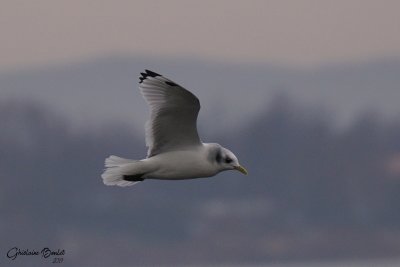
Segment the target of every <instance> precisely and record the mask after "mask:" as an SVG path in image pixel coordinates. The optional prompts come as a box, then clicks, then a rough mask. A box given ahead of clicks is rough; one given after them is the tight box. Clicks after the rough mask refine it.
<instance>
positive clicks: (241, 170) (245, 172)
mask: <svg viewBox="0 0 400 267" xmlns="http://www.w3.org/2000/svg"><path fill="white" fill-rule="evenodd" d="M234 168H235V170H238V171H240V172H241V173H243V174H244V175H247V174H248V172H247V170H246V169H245V168H244V167H242V166H235V167H234Z"/></svg>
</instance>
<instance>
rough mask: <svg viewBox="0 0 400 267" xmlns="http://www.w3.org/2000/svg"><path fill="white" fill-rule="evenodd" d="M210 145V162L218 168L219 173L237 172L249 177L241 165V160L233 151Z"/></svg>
mask: <svg viewBox="0 0 400 267" xmlns="http://www.w3.org/2000/svg"><path fill="white" fill-rule="evenodd" d="M209 145H210V146H211V150H210V160H211V161H212V162H213V163H214V164H215V165H216V166H217V168H218V170H219V171H226V170H237V171H239V172H241V173H243V174H245V175H247V170H246V169H245V168H244V167H243V166H241V165H240V164H239V160H238V159H237V157H236V156H235V154H233V153H232V151H230V150H229V149H227V148H224V147H222V146H221V145H219V144H209Z"/></svg>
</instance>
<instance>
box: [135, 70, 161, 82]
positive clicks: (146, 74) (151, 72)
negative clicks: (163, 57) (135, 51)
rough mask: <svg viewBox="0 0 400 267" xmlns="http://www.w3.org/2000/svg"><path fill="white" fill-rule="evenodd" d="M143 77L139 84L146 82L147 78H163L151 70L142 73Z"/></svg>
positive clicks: (140, 78)
mask: <svg viewBox="0 0 400 267" xmlns="http://www.w3.org/2000/svg"><path fill="white" fill-rule="evenodd" d="M140 74H141V75H142V76H141V77H139V80H140V81H139V83H142V82H143V81H144V80H146V78H147V77H149V76H150V77H157V76H161V75H160V74H158V73H155V72H154V71H151V70H147V69H146V70H145V72H141V73H140Z"/></svg>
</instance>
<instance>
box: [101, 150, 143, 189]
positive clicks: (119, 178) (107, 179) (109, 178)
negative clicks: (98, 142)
mask: <svg viewBox="0 0 400 267" xmlns="http://www.w3.org/2000/svg"><path fill="white" fill-rule="evenodd" d="M135 162H137V161H136V160H132V159H124V158H120V157H117V156H109V157H108V158H106V160H105V164H104V165H105V166H106V168H107V169H106V170H105V171H104V172H103V174H102V175H101V178H103V183H104V184H105V185H117V186H131V185H134V184H137V183H139V182H130V181H126V180H124V179H123V178H124V174H125V173H124V169H126V168H124V167H129V166H128V165H132V163H135Z"/></svg>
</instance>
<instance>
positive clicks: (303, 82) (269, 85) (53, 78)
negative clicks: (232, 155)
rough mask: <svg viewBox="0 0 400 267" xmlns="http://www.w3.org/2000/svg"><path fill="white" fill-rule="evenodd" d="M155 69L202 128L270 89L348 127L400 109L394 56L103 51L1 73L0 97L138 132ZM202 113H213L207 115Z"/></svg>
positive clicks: (228, 123) (256, 105)
mask: <svg viewBox="0 0 400 267" xmlns="http://www.w3.org/2000/svg"><path fill="white" fill-rule="evenodd" d="M145 68H148V69H152V70H154V71H156V72H159V73H161V74H163V75H165V76H167V77H168V78H170V79H173V80H174V81H175V82H177V83H179V84H181V85H183V86H185V87H187V88H188V89H190V90H191V91H192V92H193V93H195V94H196V95H197V96H198V97H199V99H200V100H201V105H202V110H201V112H200V116H199V120H200V124H201V125H203V127H202V134H203V135H204V134H210V135H216V134H225V132H224V131H225V130H228V129H229V130H233V129H235V128H237V127H241V126H243V123H246V122H247V121H248V120H249V118H252V117H254V116H255V114H258V113H260V112H263V111H264V109H265V106H267V105H270V101H271V99H272V98H273V97H274V96H275V95H279V94H286V95H288V96H290V97H291V98H293V99H295V100H296V102H298V103H301V104H303V105H306V106H310V105H311V106H314V107H316V108H320V109H322V108H323V109H325V111H326V112H329V113H330V114H331V115H330V116H331V119H332V121H331V122H332V124H334V125H335V127H336V126H340V127H347V126H349V124H351V123H352V122H353V121H354V119H355V118H356V117H357V116H358V115H359V114H361V113H363V112H365V111H366V110H374V111H377V112H379V114H382V115H383V116H384V117H388V118H394V117H397V116H399V115H400V105H399V104H398V102H399V101H398V100H399V99H400V90H399V84H400V76H399V75H398V74H399V73H400V60H376V61H370V62H364V63H358V64H357V63H353V64H343V65H327V66H321V67H318V68H309V69H296V68H287V67H279V66H275V65H268V64H259V65H256V64H254V65H243V64H236V65H235V64H233V63H232V64H227V63H216V62H201V61H195V60H190V59H179V60H177V59H159V58H153V59H151V58H150V59H149V58H139V57H105V58H100V59H95V60H91V61H83V62H77V63H70V64H64V65H55V66H48V67H43V68H33V69H24V70H20V71H12V72H3V73H0V99H9V98H14V99H17V100H21V99H22V100H32V99H33V100H35V101H37V102H39V103H40V104H41V105H42V104H44V105H46V106H49V107H50V108H53V109H54V110H55V111H59V113H60V114H61V115H63V116H65V117H66V119H68V120H69V121H70V123H71V124H72V126H73V127H84V128H85V127H97V125H101V124H103V123H107V122H108V121H111V120H112V121H115V122H122V123H124V124H126V125H128V126H129V127H135V128H136V129H138V130H139V131H140V132H138V133H140V134H142V133H143V130H142V129H143V124H144V123H145V120H146V119H147V115H148V113H147V110H148V108H147V106H146V104H145V102H144V101H143V98H142V97H141V95H140V94H139V92H138V89H137V83H138V77H139V73H140V72H141V71H143V70H144V69H145ZM209 118H215V120H210V119H209Z"/></svg>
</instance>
